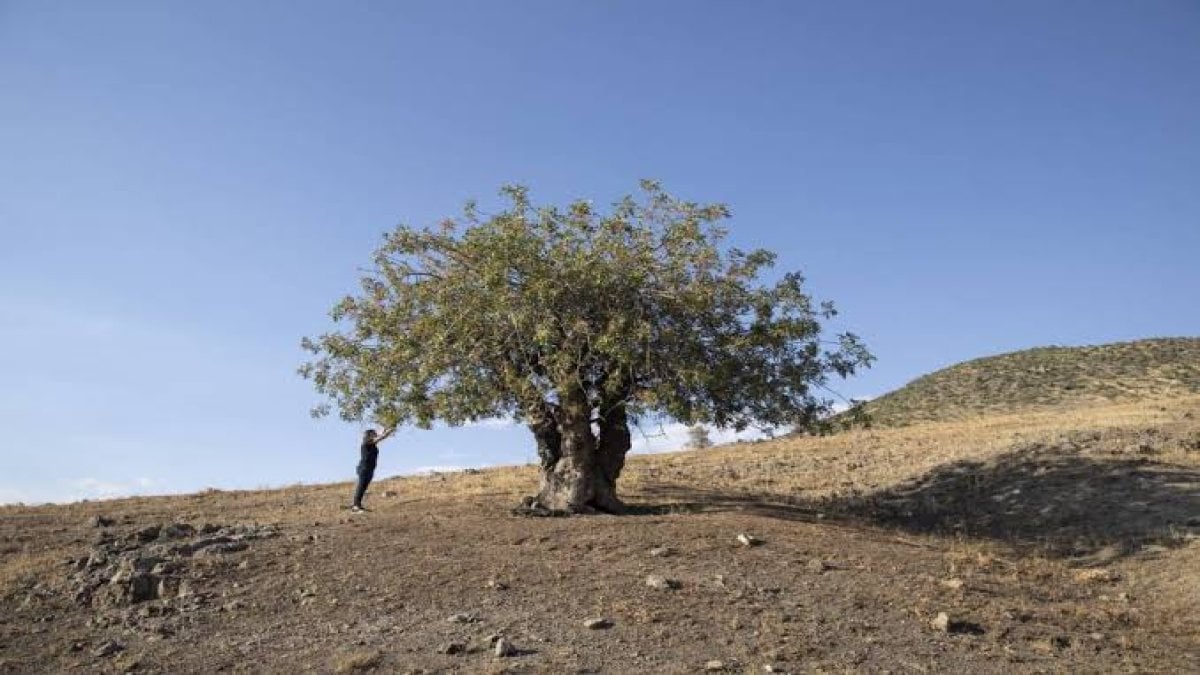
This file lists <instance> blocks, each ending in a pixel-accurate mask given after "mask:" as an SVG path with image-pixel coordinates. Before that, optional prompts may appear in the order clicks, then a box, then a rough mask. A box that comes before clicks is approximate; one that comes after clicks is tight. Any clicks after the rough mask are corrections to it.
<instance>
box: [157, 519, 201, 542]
mask: <svg viewBox="0 0 1200 675" xmlns="http://www.w3.org/2000/svg"><path fill="white" fill-rule="evenodd" d="M195 534H196V528H194V527H192V526H191V525H188V524H187V523H171V524H170V525H167V526H166V527H164V528H162V529H161V530H160V531H159V533H158V538H159V539H184V538H187V537H191V536H193V535H195Z"/></svg>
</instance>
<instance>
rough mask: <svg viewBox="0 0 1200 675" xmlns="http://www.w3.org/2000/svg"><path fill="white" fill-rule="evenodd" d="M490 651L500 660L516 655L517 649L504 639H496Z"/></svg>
mask: <svg viewBox="0 0 1200 675" xmlns="http://www.w3.org/2000/svg"><path fill="white" fill-rule="evenodd" d="M492 651H493V653H495V655H496V656H498V657H501V658H504V657H507V656H516V655H517V648H516V647H514V646H513V643H511V642H509V641H508V640H507V639H506V638H498V639H497V640H496V644H495V647H494V648H493V650H492Z"/></svg>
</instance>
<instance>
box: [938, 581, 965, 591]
mask: <svg viewBox="0 0 1200 675" xmlns="http://www.w3.org/2000/svg"><path fill="white" fill-rule="evenodd" d="M942 585H943V586H945V587H946V588H949V589H950V590H952V591H957V590H959V589H961V588H962V587H963V580H962V579H944V580H942Z"/></svg>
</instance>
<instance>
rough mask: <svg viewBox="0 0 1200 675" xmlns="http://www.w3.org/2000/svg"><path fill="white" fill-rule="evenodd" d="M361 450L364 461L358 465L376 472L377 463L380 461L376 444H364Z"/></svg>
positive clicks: (361, 460)
mask: <svg viewBox="0 0 1200 675" xmlns="http://www.w3.org/2000/svg"><path fill="white" fill-rule="evenodd" d="M359 449H360V450H361V451H362V459H360V460H359V461H358V465H359V466H360V467H362V468H365V469H370V470H372V471H374V470H375V463H376V462H377V461H378V460H379V448H378V447H376V445H375V444H374V443H369V442H364V443H363V444H362V447H361V448H359Z"/></svg>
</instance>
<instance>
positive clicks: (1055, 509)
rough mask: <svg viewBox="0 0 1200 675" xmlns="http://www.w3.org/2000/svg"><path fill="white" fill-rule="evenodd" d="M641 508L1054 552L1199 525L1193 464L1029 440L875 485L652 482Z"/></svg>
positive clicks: (1124, 546) (1168, 542) (1109, 549)
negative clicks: (807, 490) (734, 486)
mask: <svg viewBox="0 0 1200 675" xmlns="http://www.w3.org/2000/svg"><path fill="white" fill-rule="evenodd" d="M641 496H642V497H643V498H645V499H646V500H648V501H649V502H650V504H649V505H646V506H643V507H641V508H640V511H641V512H642V513H655V512H664V511H667V512H669V511H680V510H685V511H697V512H703V511H727V510H738V511H741V512H748V513H753V514H756V515H762V516H766V517H773V518H782V519H786V520H799V521H813V522H815V521H817V520H818V517H819V516H818V514H823V515H824V517H826V518H829V519H833V520H839V521H843V522H844V521H847V520H848V521H851V522H855V521H856V522H859V523H863V524H871V525H880V526H885V527H889V528H896V529H899V530H902V531H907V532H915V533H927V534H940V535H951V536H963V537H968V538H985V539H993V540H998V541H1003V542H1005V543H1008V544H1012V545H1015V546H1018V547H1022V548H1032V549H1036V550H1037V551H1038V552H1040V553H1042V554H1047V555H1051V556H1055V557H1076V556H1089V555H1096V554H1102V555H1103V556H1104V557H1105V558H1106V559H1108V558H1112V557H1119V556H1123V555H1129V554H1131V553H1134V552H1137V551H1138V550H1139V549H1141V547H1142V546H1144V545H1147V544H1157V545H1162V546H1177V545H1180V544H1182V543H1184V541H1185V540H1184V539H1183V537H1182V535H1183V534H1185V533H1188V532H1192V533H1197V534H1200V471H1197V470H1196V469H1193V468H1189V467H1184V466H1179V465H1173V464H1165V463H1160V462H1154V461H1151V460H1149V459H1146V458H1136V459H1129V458H1121V457H1113V456H1104V455H1097V456H1084V455H1081V454H1079V452H1078V451H1077V450H1072V449H1064V448H1060V447H1053V446H1051V447H1047V446H1031V447H1028V448H1022V449H1020V450H1016V451H1013V452H1010V453H1007V454H1005V455H1001V456H999V457H997V458H995V459H992V460H989V461H986V462H981V461H958V462H953V463H950V464H946V465H943V466H940V467H937V468H935V469H934V470H932V471H930V472H929V473H927V474H925V475H923V476H920V477H918V478H916V479H913V480H910V481H907V482H904V483H900V484H897V485H895V486H892V487H890V488H887V489H884V490H880V491H877V492H872V493H867V494H860V495H854V496H849V497H840V498H832V499H814V500H806V499H804V498H801V497H796V496H794V495H772V494H762V495H751V494H746V493H736V492H722V491H720V490H711V489H709V490H697V489H691V488H688V487H686V486H681V485H655V486H652V487H650V488H649V489H646V490H644V491H642V493H641Z"/></svg>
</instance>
